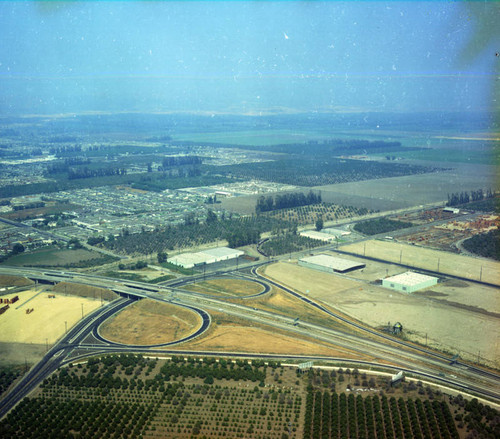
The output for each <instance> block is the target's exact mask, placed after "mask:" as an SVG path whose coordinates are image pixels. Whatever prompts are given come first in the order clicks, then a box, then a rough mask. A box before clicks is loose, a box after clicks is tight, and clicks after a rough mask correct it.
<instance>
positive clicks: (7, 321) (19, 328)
mask: <svg viewBox="0 0 500 439" xmlns="http://www.w3.org/2000/svg"><path fill="white" fill-rule="evenodd" d="M16 295H17V296H19V300H18V301H17V302H16V303H14V304H12V305H10V308H9V309H8V310H7V311H6V312H5V313H3V314H2V315H0V341H1V342H11V343H38V344H49V345H50V344H53V343H55V342H56V341H57V340H58V339H59V338H60V337H61V336H62V335H64V333H65V330H66V324H65V322H67V328H68V331H69V330H70V329H71V327H72V326H73V325H75V324H76V323H77V322H78V321H79V320H80V319H81V318H82V310H83V314H84V315H87V314H89V313H90V312H92V311H94V310H96V309H97V308H99V307H100V306H101V301H100V300H98V299H96V300H94V299H87V298H84V297H74V296H70V295H68V296H65V295H62V294H58V293H54V292H51V291H50V290H45V289H40V288H36V289H30V290H28V291H22V292H20V293H16ZM52 295H53V296H55V297H54V298H49V296H52ZM31 309H33V311H32V312H30V313H29V314H27V313H26V310H31Z"/></svg>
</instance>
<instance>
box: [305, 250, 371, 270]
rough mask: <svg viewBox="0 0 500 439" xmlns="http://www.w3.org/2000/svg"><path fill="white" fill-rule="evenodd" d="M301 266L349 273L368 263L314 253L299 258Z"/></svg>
mask: <svg viewBox="0 0 500 439" xmlns="http://www.w3.org/2000/svg"><path fill="white" fill-rule="evenodd" d="M299 265H300V266H301V267H307V268H312V269H314V270H319V271H325V272H327V273H347V272H349V271H353V270H358V269H360V268H364V267H365V266H366V265H365V264H362V263H360V262H353V261H349V260H347V259H341V258H336V257H335V256H330V255H324V254H323V255H314V256H307V257H305V258H301V259H299Z"/></svg>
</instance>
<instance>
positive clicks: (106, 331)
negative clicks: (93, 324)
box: [100, 299, 201, 345]
mask: <svg viewBox="0 0 500 439" xmlns="http://www.w3.org/2000/svg"><path fill="white" fill-rule="evenodd" d="M200 324H201V318H200V316H199V315H198V314H196V313H194V312H193V311H190V310H188V309H186V308H183V307H181V306H176V305H171V304H168V303H161V302H158V301H156V300H151V299H143V300H140V301H138V302H135V303H133V304H132V305H130V306H128V307H127V308H125V309H124V310H123V311H121V312H120V313H119V314H118V315H116V316H114V317H112V318H111V319H110V320H108V321H106V322H105V323H104V324H103V325H102V326H101V328H100V332H101V335H102V336H103V337H104V338H106V339H108V340H110V341H114V342H116V343H123V344H134V345H151V344H160V343H169V342H171V341H175V340H178V339H180V338H183V337H186V336H188V335H189V334H192V333H193V332H194V331H195V330H196V329H197V328H198V327H199V326H200Z"/></svg>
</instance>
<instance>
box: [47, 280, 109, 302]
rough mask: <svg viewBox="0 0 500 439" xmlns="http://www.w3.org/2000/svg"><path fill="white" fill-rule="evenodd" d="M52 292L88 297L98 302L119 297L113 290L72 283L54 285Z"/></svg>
mask: <svg viewBox="0 0 500 439" xmlns="http://www.w3.org/2000/svg"><path fill="white" fill-rule="evenodd" d="M52 291H55V292H58V293H62V294H65V295H66V294H68V295H71V296H79V297H87V298H89V299H96V300H101V299H102V300H109V301H111V300H114V299H116V298H117V297H118V294H116V293H114V292H113V291H111V290H106V289H104V288H99V287H91V286H90V285H81V284H74V283H71V282H59V283H58V284H56V285H54V287H53V288H52Z"/></svg>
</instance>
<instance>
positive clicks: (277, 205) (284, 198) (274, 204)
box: [255, 191, 321, 214]
mask: <svg viewBox="0 0 500 439" xmlns="http://www.w3.org/2000/svg"><path fill="white" fill-rule="evenodd" d="M319 203H321V194H320V193H318V194H315V193H314V192H313V191H309V193H308V194H307V195H304V194H303V193H302V192H291V193H286V194H278V195H276V196H275V197H274V198H273V197H272V196H270V195H269V196H267V197H265V196H264V195H262V196H261V197H259V199H258V200H257V204H256V206H255V212H256V213H257V214H259V213H261V212H270V211H272V210H278V209H288V208H291V207H299V206H308V205H310V204H319Z"/></svg>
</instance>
